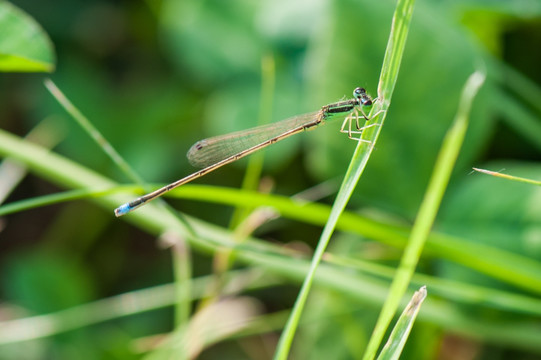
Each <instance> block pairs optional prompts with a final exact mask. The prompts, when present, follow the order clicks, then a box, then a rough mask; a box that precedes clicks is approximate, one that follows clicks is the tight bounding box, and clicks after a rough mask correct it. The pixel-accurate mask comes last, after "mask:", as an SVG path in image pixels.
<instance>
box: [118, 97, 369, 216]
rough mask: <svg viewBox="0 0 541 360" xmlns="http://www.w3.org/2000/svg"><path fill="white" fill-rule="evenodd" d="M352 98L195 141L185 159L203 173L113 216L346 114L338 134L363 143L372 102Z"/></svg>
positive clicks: (147, 197) (127, 205)
mask: <svg viewBox="0 0 541 360" xmlns="http://www.w3.org/2000/svg"><path fill="white" fill-rule="evenodd" d="M353 97H354V98H353V99H350V100H344V101H339V102H336V103H333V104H329V105H325V106H323V107H322V108H321V109H320V110H319V111H316V112H312V113H308V114H303V115H298V116H294V117H292V118H289V119H285V120H282V121H279V122H276V123H272V124H269V125H263V126H259V127H255V128H253V129H248V130H242V131H238V132H234V133H231V134H226V135H221V136H215V137H211V138H208V139H204V140H201V141H198V142H196V143H195V144H194V145H193V146H192V147H191V148H190V150H189V151H188V154H187V156H188V160H189V161H190V163H191V164H192V165H194V166H196V167H200V168H203V169H202V170H199V171H197V172H195V173H193V174H191V175H188V176H186V177H185V178H182V179H180V180H177V181H175V182H173V183H171V184H169V185H167V186H164V187H162V188H160V189H158V190H156V191H153V192H151V193H149V194H146V195H143V196H141V197H140V198H137V199H135V200H133V201H131V202H129V203H126V204H124V205H121V206H119V207H118V208H116V209H115V215H116V216H122V215H124V214H127V213H129V212H130V211H132V210H135V209H137V208H138V207H139V206H142V205H143V204H145V203H147V202H149V201H151V200H154V199H155V198H157V197H159V196H161V195H163V194H164V193H166V192H168V191H170V190H172V189H174V188H176V187H178V186H180V185H183V184H186V183H188V182H190V181H192V180H194V179H196V178H198V177H201V176H203V175H205V174H207V173H209V172H211V171H214V170H216V169H218V168H219V167H222V166H224V165H227V164H229V163H232V162H233V161H236V160H238V159H240V158H243V157H245V156H246V155H249V154H251V153H253V152H256V151H257V150H260V149H263V148H264V147H267V146H268V145H271V144H274V143H275V142H277V141H280V140H282V139H285V138H287V137H289V136H291V135H293V134H297V133H299V132H301V131H305V130H310V129H314V128H316V127H317V126H319V125H322V124H324V123H326V122H329V121H331V120H336V119H337V118H343V117H344V116H345V115H346V114H347V116H346V117H345V118H344V121H343V123H342V127H341V128H340V132H342V133H346V134H348V137H349V138H350V139H355V140H358V141H363V140H361V133H362V131H363V130H364V129H366V128H367V127H370V126H373V125H375V124H371V125H366V124H365V125H364V126H362V127H361V126H360V124H359V120H360V119H363V120H364V121H368V120H370V119H369V118H368V115H367V114H368V111H369V110H370V108H371V106H372V104H373V103H374V101H375V100H372V98H371V97H370V96H369V95H368V94H367V93H366V90H365V89H363V88H360V87H358V88H356V89H355V90H353ZM365 110H366V111H365ZM359 113H360V114H359ZM352 127H354V129H352Z"/></svg>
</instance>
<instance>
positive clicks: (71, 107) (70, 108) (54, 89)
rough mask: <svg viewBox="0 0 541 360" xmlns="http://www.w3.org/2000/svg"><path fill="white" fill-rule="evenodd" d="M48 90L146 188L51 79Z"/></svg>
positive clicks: (121, 167) (101, 147)
mask: <svg viewBox="0 0 541 360" xmlns="http://www.w3.org/2000/svg"><path fill="white" fill-rule="evenodd" d="M43 83H44V85H45V87H46V88H47V90H49V92H50V93H51V95H53V97H54V98H55V99H56V101H58V103H59V104H60V105H61V106H62V107H63V108H64V110H66V112H67V113H68V114H70V115H71V117H72V118H73V119H74V120H75V121H76V122H77V123H78V124H79V125H80V126H81V127H82V128H83V129H84V130H85V131H86V132H87V133H88V135H89V136H90V138H91V139H93V140H94V141H95V142H96V144H97V145H98V147H99V148H100V149H102V150H103V152H104V153H105V154H106V155H107V156H109V157H110V158H111V160H113V162H114V163H115V164H116V165H117V166H118V168H119V169H120V170H122V172H124V174H126V176H127V177H128V178H130V179H131V180H132V181H133V182H135V183H137V184H140V185H141V186H144V181H143V179H142V178H141V177H140V176H139V175H138V174H137V173H136V172H135V170H133V169H132V167H131V166H130V165H129V164H128V163H127V162H126V161H125V160H124V158H122V156H120V154H119V153H118V152H117V151H116V150H115V148H113V146H112V145H111V144H110V143H109V141H107V139H105V137H104V136H103V135H102V134H101V133H100V132H99V131H98V129H96V127H95V126H94V125H92V123H91V122H90V121H89V120H88V119H87V118H86V116H84V115H83V113H82V112H81V111H79V109H77V107H76V106H75V105H73V103H72V102H71V101H69V100H68V98H67V97H66V96H65V95H64V93H63V92H62V91H61V90H60V89H59V88H58V87H57V86H56V84H55V83H54V82H53V81H52V80H51V79H45V81H44V82H43Z"/></svg>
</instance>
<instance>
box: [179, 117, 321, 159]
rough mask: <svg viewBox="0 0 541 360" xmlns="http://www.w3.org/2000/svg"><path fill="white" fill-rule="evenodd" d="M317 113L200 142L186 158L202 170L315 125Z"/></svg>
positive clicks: (189, 151) (194, 145) (191, 149)
mask: <svg viewBox="0 0 541 360" xmlns="http://www.w3.org/2000/svg"><path fill="white" fill-rule="evenodd" d="M319 113H320V112H319V111H316V112H312V113H308V114H302V115H297V116H294V117H291V118H288V119H285V120H282V121H278V122H276V123H272V124H268V125H263V126H258V127H255V128H252V129H247V130H241V131H237V132H234V133H230V134H226V135H220V136H214V137H211V138H208V139H204V140H200V141H198V142H196V143H195V144H193V146H192V147H191V148H190V150H188V154H187V155H186V156H187V157H188V160H189V161H190V164H192V165H193V166H195V167H199V168H204V167H207V166H210V165H212V164H216V163H217V162H219V161H222V160H224V159H227V158H228V157H230V156H233V155H236V154H239V153H242V152H243V151H245V150H247V149H250V148H251V147H254V146H256V145H258V144H261V143H263V142H265V141H268V140H270V139H273V138H275V137H279V136H280V135H282V134H284V133H286V132H288V131H289V130H291V129H295V128H299V127H303V126H307V125H315V124H316V123H317V118H318V115H319ZM277 140H281V139H277Z"/></svg>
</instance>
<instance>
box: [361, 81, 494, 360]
mask: <svg viewBox="0 0 541 360" xmlns="http://www.w3.org/2000/svg"><path fill="white" fill-rule="evenodd" d="M484 80H485V75H484V74H481V73H479V72H475V73H474V74H472V75H471V76H470V77H469V79H468V81H467V82H466V85H465V86H464V90H463V91H462V97H461V100H460V104H459V108H458V112H457V115H456V118H455V121H454V123H453V125H452V127H451V129H449V132H448V133H447V135H446V136H445V139H444V142H443V145H442V148H441V151H440V153H439V155H438V158H437V160H436V165H435V168H434V172H433V173H432V178H431V180H430V182H429V185H428V189H427V191H426V194H425V198H424V199H423V202H422V204H421V208H420V209H419V213H418V215H417V219H416V221H415V224H414V225H413V229H412V231H411V234H410V240H409V242H408V245H407V246H406V249H405V250H404V255H403V256H402V259H401V261H400V265H399V268H398V272H397V274H396V276H395V278H394V279H393V282H392V284H391V289H390V291H389V296H388V298H387V300H386V301H385V304H384V305H383V309H382V310H381V313H380V316H379V318H378V321H377V323H376V326H375V328H374V333H373V334H372V337H371V338H370V342H369V343H368V348H367V351H366V354H365V359H373V358H374V356H375V354H376V351H377V349H378V347H379V344H380V343H381V340H382V339H383V336H384V335H385V331H386V330H387V327H388V326H389V324H390V322H391V320H392V318H393V316H394V314H395V312H396V310H397V308H398V305H399V303H400V300H401V298H402V296H403V295H404V293H405V292H406V289H407V287H408V284H409V283H410V281H411V278H412V276H413V273H414V272H415V267H416V265H417V263H418V261H419V258H420V256H421V252H422V250H423V248H424V245H425V242H426V239H427V238H428V234H429V233H430V229H431V228H432V224H433V223H434V219H435V218H436V214H437V212H438V208H439V206H440V203H441V199H442V198H443V194H444V193H445V188H446V187H447V184H448V182H449V178H450V177H451V172H452V170H453V167H454V164H455V161H456V158H457V157H458V154H459V152H460V147H461V146H462V142H463V141H464V136H465V134H466V129H467V127H468V116H469V112H470V109H471V106H472V103H473V99H474V97H475V95H476V94H477V92H478V90H479V88H480V87H481V85H482V84H483V82H484Z"/></svg>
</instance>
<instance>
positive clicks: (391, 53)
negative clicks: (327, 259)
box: [274, 0, 415, 360]
mask: <svg viewBox="0 0 541 360" xmlns="http://www.w3.org/2000/svg"><path fill="white" fill-rule="evenodd" d="M414 2H415V1H414V0H399V1H398V3H397V6H396V8H395V13H394V15H393V20H392V24H391V33H390V35H389V41H388V43H387V49H386V51H385V57H384V59H383V65H382V69H381V75H380V81H379V85H378V101H377V102H376V103H375V104H374V106H373V107H372V111H371V112H370V114H369V116H368V117H369V118H370V119H371V123H373V124H375V125H376V126H372V127H370V128H367V129H365V130H364V131H363V133H362V137H361V140H362V141H359V143H358V145H357V148H356V150H355V153H354V154H353V158H352V160H351V162H350V165H349V168H348V170H347V172H346V175H345V177H344V180H343V182H342V186H341V187H340V190H339V192H338V195H337V196H336V200H335V202H334V204H333V207H332V210H331V214H330V216H329V219H328V221H327V223H326V224H325V227H324V228H323V232H322V234H321V237H320V239H319V242H318V245H317V247H316V250H315V253H314V256H313V258H312V263H311V265H310V270H309V271H308V274H307V275H306V278H305V280H304V282H303V284H302V287H301V290H300V293H299V296H298V297H297V300H296V301H295V305H294V307H293V310H292V312H291V316H290V318H289V319H288V322H287V324H286V327H285V328H284V331H283V332H282V336H281V337H280V341H279V343H278V348H277V351H276V354H275V357H274V358H275V359H282V360H285V359H286V358H287V356H288V354H289V349H290V348H291V343H292V342H293V337H294V336H295V331H296V329H297V327H298V323H299V320H300V317H301V314H302V310H303V309H304V305H305V304H306V300H307V299H308V293H309V292H310V288H311V286H312V282H313V279H314V276H315V273H316V269H317V267H318V265H319V263H320V262H321V259H322V257H323V253H324V252H325V249H326V248H327V245H328V243H329V240H330V237H331V235H332V233H333V232H334V229H335V227H336V224H337V222H338V219H339V217H340V215H341V214H342V212H343V211H344V209H345V207H346V204H347V203H348V201H349V199H350V198H351V195H352V194H353V190H354V189H355V186H356V185H357V182H358V181H359V179H360V177H361V174H362V173H363V171H364V168H365V166H366V163H367V162H368V159H369V158H370V154H371V153H372V150H373V149H374V146H375V144H376V140H377V138H378V136H379V132H380V131H381V128H382V125H383V121H384V118H385V114H386V112H387V109H388V108H389V105H390V103H391V97H392V94H393V91H394V87H395V85H396V81H397V78H398V71H399V69H400V63H401V61H402V56H403V53H404V48H405V46H406V38H407V35H408V30H409V25H410V21H411V16H412V13H413V4H414Z"/></svg>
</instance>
